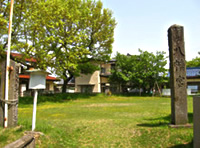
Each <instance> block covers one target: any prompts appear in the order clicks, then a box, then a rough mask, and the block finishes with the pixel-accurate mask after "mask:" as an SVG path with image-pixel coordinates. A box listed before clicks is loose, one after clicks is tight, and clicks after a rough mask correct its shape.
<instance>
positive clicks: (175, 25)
mask: <svg viewBox="0 0 200 148" xmlns="http://www.w3.org/2000/svg"><path fill="white" fill-rule="evenodd" d="M171 27H183V26H181V25H177V24H174V25H172V26H170V27H169V28H171Z"/></svg>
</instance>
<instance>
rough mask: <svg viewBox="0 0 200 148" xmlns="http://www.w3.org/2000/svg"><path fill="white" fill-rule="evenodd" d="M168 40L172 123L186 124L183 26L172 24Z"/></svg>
mask: <svg viewBox="0 0 200 148" xmlns="http://www.w3.org/2000/svg"><path fill="white" fill-rule="evenodd" d="M168 41H169V58H170V86H171V124H172V125H184V124H187V123H188V111H187V88H186V87H187V79H186V64H185V43H184V29H183V26H179V25H172V26H171V27H170V28H169V29H168Z"/></svg>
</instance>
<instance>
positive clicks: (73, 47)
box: [0, 0, 116, 92]
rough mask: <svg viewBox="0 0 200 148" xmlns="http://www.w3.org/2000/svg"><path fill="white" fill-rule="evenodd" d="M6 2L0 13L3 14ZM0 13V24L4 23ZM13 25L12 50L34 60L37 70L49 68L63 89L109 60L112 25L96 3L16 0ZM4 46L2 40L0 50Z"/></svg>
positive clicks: (113, 25)
mask: <svg viewBox="0 0 200 148" xmlns="http://www.w3.org/2000/svg"><path fill="white" fill-rule="evenodd" d="M6 2H7V0H4V1H3V3H4V5H3V6H2V7H1V9H0V10H3V11H4V12H7V9H8V7H9V4H6ZM3 11H2V12H1V13H0V14H1V15H0V24H3V23H6V20H8V19H7V15H5V16H4V15H3ZM3 16H4V17H3ZM13 22H14V24H13V34H12V35H13V36H12V37H13V38H12V42H13V46H12V48H13V49H14V50H16V51H19V52H20V53H23V54H24V57H30V56H31V57H34V58H35V59H36V60H37V66H38V67H40V68H42V69H46V68H47V67H49V68H51V70H52V71H53V72H54V73H55V74H57V75H58V76H60V77H61V78H63V79H64V80H65V81H64V82H65V84H64V86H66V84H67V83H68V81H69V80H70V79H71V78H72V77H73V76H76V75H78V74H79V73H80V72H84V73H90V72H93V71H94V70H95V69H96V68H97V67H95V66H94V65H93V64H91V63H92V62H94V61H95V62H98V61H106V60H109V58H110V55H111V53H112V43H113V42H114V38H113V36H114V28H115V26H116V21H115V19H114V18H113V17H112V12H111V11H110V10H109V9H103V4H102V2H101V1H100V0H98V1H93V0H46V1H43V0H29V1H26V2H25V1H24V0H22V1H20V0H16V2H15V5H14V20H13ZM4 26H5V25H4ZM2 31H4V30H3V29H1V30H0V33H1V32H2ZM2 38H6V35H5V33H2V34H1V39H2ZM2 41H3V40H2ZM5 45H6V41H5V40H4V41H3V42H2V43H1V49H3V50H5ZM85 65H87V67H90V68H87V69H85V67H86V66H85ZM65 89H66V87H64V88H63V92H65Z"/></svg>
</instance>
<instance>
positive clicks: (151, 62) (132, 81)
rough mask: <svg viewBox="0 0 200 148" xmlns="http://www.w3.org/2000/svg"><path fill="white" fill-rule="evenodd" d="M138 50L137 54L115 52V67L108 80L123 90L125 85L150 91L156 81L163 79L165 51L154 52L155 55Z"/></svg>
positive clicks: (125, 87)
mask: <svg viewBox="0 0 200 148" xmlns="http://www.w3.org/2000/svg"><path fill="white" fill-rule="evenodd" d="M139 52H140V54H139V55H123V54H120V53H117V55H116V57H115V59H116V67H115V69H114V70H113V71H112V75H111V77H110V81H111V82H115V83H118V84H119V85H120V86H122V87H123V90H124V91H126V89H127V87H129V88H138V89H140V88H142V89H143V90H144V91H145V90H147V89H148V90H149V91H150V90H151V89H153V87H154V85H155V83H156V82H157V83H158V84H161V83H162V82H164V81H165V76H166V69H165V68H164V67H165V65H166V64H167V61H166V57H165V52H156V55H154V54H153V53H149V52H147V51H142V50H140V49H139Z"/></svg>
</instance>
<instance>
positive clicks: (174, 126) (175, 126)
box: [169, 124, 193, 128]
mask: <svg viewBox="0 0 200 148" xmlns="http://www.w3.org/2000/svg"><path fill="white" fill-rule="evenodd" d="M169 127H170V128H192V127H193V126H192V124H182V125H174V124H169Z"/></svg>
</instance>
